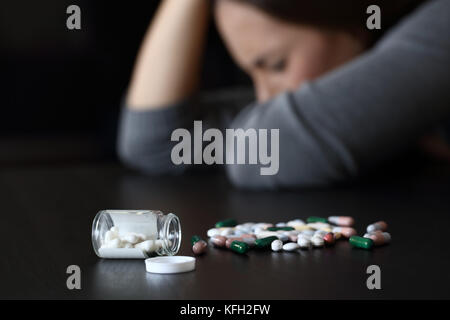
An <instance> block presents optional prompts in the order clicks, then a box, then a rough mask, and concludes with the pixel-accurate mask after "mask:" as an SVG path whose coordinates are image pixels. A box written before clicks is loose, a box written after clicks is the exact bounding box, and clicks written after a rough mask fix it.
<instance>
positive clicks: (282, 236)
mask: <svg viewBox="0 0 450 320" xmlns="http://www.w3.org/2000/svg"><path fill="white" fill-rule="evenodd" d="M277 237H278V239H280V240H281V241H283V242H286V241H288V240H289V236H288V235H285V234H278V235H277Z"/></svg>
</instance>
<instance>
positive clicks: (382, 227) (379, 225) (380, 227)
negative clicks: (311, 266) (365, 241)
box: [367, 221, 388, 232]
mask: <svg viewBox="0 0 450 320" xmlns="http://www.w3.org/2000/svg"><path fill="white" fill-rule="evenodd" d="M387 228H388V225H387V223H386V222H384V221H378V222H375V223H372V224H370V225H368V226H367V232H373V231H376V230H381V231H386V230H387Z"/></svg>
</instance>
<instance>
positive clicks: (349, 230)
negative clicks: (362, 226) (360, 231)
mask: <svg viewBox="0 0 450 320" xmlns="http://www.w3.org/2000/svg"><path fill="white" fill-rule="evenodd" d="M333 232H339V233H341V234H342V235H343V236H344V237H346V238H350V237H351V236H354V235H356V230H355V229H353V228H351V227H334V228H333Z"/></svg>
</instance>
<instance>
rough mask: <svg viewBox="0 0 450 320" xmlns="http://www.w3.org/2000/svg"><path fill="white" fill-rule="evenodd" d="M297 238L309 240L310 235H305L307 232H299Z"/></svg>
mask: <svg viewBox="0 0 450 320" xmlns="http://www.w3.org/2000/svg"><path fill="white" fill-rule="evenodd" d="M298 239H304V240H309V241H310V240H311V236H310V235H307V234H303V233H302V234H299V235H298Z"/></svg>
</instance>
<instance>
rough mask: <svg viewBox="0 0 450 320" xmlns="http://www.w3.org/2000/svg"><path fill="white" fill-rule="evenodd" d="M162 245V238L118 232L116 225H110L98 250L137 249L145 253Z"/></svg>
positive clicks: (156, 249)
mask: <svg viewBox="0 0 450 320" xmlns="http://www.w3.org/2000/svg"><path fill="white" fill-rule="evenodd" d="M162 246H163V240H156V239H151V238H150V237H148V236H146V235H144V234H139V233H132V232H128V233H124V234H120V233H119V228H118V227H112V228H111V229H110V230H108V231H106V233H105V237H104V240H103V244H102V246H101V247H100V249H99V250H103V249H119V248H121V249H133V248H134V249H139V250H142V251H143V252H145V253H152V252H156V251H158V250H159V249H161V248H162Z"/></svg>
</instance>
